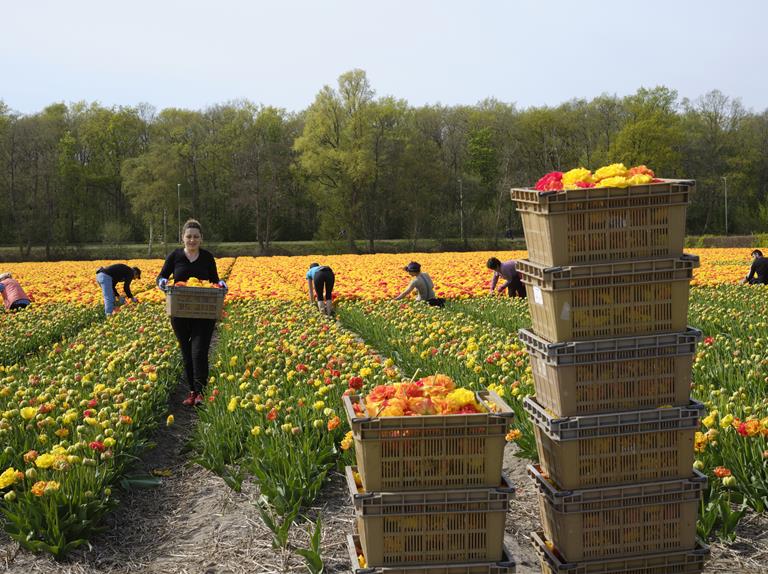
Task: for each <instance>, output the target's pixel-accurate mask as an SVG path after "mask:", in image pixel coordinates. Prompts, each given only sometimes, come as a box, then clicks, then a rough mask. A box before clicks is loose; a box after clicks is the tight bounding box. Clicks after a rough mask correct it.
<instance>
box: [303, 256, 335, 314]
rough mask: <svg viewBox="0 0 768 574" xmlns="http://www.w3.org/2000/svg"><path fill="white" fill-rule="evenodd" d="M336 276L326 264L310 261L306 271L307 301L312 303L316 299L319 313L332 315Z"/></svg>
mask: <svg viewBox="0 0 768 574" xmlns="http://www.w3.org/2000/svg"><path fill="white" fill-rule="evenodd" d="M335 281H336V276H335V275H334V274H333V269H331V268H330V267H328V266H327V265H320V264H319V263H311V264H310V265H309V271H307V292H308V293H309V302H310V303H314V302H315V300H317V308H318V309H320V312H321V313H325V314H326V315H328V316H329V317H330V316H331V315H333V284H334V283H335Z"/></svg>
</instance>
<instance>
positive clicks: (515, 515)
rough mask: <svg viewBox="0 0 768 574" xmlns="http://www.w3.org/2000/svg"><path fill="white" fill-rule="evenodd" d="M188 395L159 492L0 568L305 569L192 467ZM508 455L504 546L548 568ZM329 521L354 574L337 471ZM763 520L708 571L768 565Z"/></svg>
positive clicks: (170, 435) (214, 572)
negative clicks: (99, 527)
mask: <svg viewBox="0 0 768 574" xmlns="http://www.w3.org/2000/svg"><path fill="white" fill-rule="evenodd" d="M185 394H186V389H185V388H183V387H182V386H181V385H180V386H179V387H178V388H177V389H176V391H175V392H174V394H173V396H172V397H171V400H170V404H169V412H171V413H173V414H174V417H175V419H176V420H175V424H174V425H173V426H171V427H165V426H163V427H161V428H159V429H158V430H157V432H156V434H155V436H154V437H153V438H154V440H155V442H156V444H157V446H156V447H155V448H154V449H152V450H150V451H148V452H146V453H145V455H144V457H143V458H142V460H141V462H140V463H139V465H138V466H137V468H136V469H135V470H136V472H137V473H141V472H145V473H151V472H152V471H153V470H170V473H171V474H170V476H168V477H163V478H162V484H161V486H159V487H157V488H151V489H145V490H135V491H130V492H126V493H124V494H123V496H122V502H121V504H120V506H119V507H118V509H117V510H116V511H115V512H114V513H112V514H111V515H110V516H108V517H107V519H106V521H105V527H106V528H105V531H104V532H103V533H102V534H101V535H99V536H98V537H96V538H95V539H94V540H93V545H92V547H91V548H90V549H88V548H83V549H81V550H79V551H77V552H75V553H73V555H72V556H70V558H69V559H68V560H67V561H65V562H62V563H57V562H55V561H54V560H52V559H51V558H50V557H47V556H43V555H33V554H30V553H28V552H26V551H20V550H18V548H17V545H16V544H14V543H12V542H11V541H10V540H9V539H8V538H7V537H5V535H2V534H0V571H3V572H8V573H9V574H34V573H40V574H54V573H57V574H128V573H151V574H161V573H162V574H224V573H227V574H229V573H232V574H241V573H242V574H273V573H278V572H281V571H282V568H283V567H284V566H285V568H287V571H289V572H296V573H298V572H305V571H306V570H305V568H304V566H303V562H302V561H301V559H300V558H299V557H298V556H297V555H296V554H295V553H293V552H289V553H288V557H287V560H286V562H285V563H284V561H283V556H281V555H280V554H279V553H278V552H276V551H274V550H273V549H272V547H271V543H270V540H271V538H270V533H269V532H268V531H267V529H266V528H265V527H264V526H263V524H262V522H261V519H260V518H259V516H258V513H257V511H256V510H255V507H254V504H253V503H254V501H255V500H256V497H257V495H258V491H257V489H256V488H255V487H253V486H252V485H249V484H247V483H246V484H245V485H244V490H243V492H242V493H236V492H234V491H232V490H231V489H230V488H229V487H228V486H227V485H226V484H224V482H223V481H222V480H221V479H220V478H219V477H217V476H216V475H214V474H213V473H211V472H209V471H207V470H205V469H203V468H201V467H199V466H197V465H195V464H191V463H190V462H189V459H190V456H191V453H190V452H189V451H188V450H187V449H186V448H185V446H186V442H187V441H188V439H189V437H190V436H191V432H192V427H193V425H194V424H195V421H196V417H195V415H194V412H193V411H192V410H191V409H188V408H186V407H183V406H181V404H180V403H181V399H182V398H183V397H184V395H185ZM513 448H514V447H512V446H510V447H508V449H507V453H506V456H505V465H504V466H505V473H506V474H507V475H508V476H509V477H510V478H511V479H512V482H513V483H514V484H515V485H516V487H517V495H516V499H515V500H514V501H513V503H512V505H511V507H510V512H509V513H508V517H507V528H506V530H507V535H506V544H507V547H508V548H509V549H510V551H511V552H512V554H513V555H514V556H515V557H516V558H517V560H518V568H517V572H518V574H533V573H538V572H540V569H539V566H538V563H537V560H536V557H535V554H534V553H533V550H532V548H531V546H530V541H529V538H528V533H529V532H531V531H532V530H535V529H536V528H537V526H538V509H537V508H536V502H535V493H534V491H533V487H532V485H531V482H530V480H529V479H528V477H527V476H526V474H525V461H522V460H520V459H517V458H515V457H514V456H513ZM307 514H309V515H310V516H311V517H315V516H317V515H320V516H322V521H323V557H324V560H325V563H326V572H327V574H341V573H346V572H349V569H350V566H349V559H348V556H347V549H346V535H347V534H348V533H350V532H352V530H353V528H354V525H353V519H352V518H353V511H352V507H351V505H350V503H349V500H348V495H347V490H346V485H345V482H344V479H343V477H342V476H341V475H340V474H338V473H334V474H333V475H332V476H331V480H330V483H329V484H328V486H327V487H326V488H325V489H324V490H323V493H322V495H321V497H320V499H319V500H318V501H317V503H316V504H315V505H314V506H313V507H312V508H311V509H308V510H307ZM767 522H768V521H766V520H765V519H757V518H755V517H754V516H752V517H751V518H750V519H748V520H745V521H744V525H743V527H741V528H740V534H741V536H742V538H740V539H739V540H738V541H737V542H736V544H734V545H732V547H731V548H730V549H728V548H725V547H722V546H716V547H715V548H714V549H713V560H712V561H710V563H709V564H708V567H707V569H706V570H705V572H706V573H715V572H717V573H724V572H729V573H734V574H736V573H739V574H757V573H758V572H764V569H761V568H760V562H761V561H763V562H764V561H765V560H766V559H768V528H766V526H767ZM294 531H295V534H294V539H293V540H292V543H293V544H294V545H295V546H298V547H306V546H307V539H308V536H307V535H306V533H305V532H304V529H302V528H295V529H294Z"/></svg>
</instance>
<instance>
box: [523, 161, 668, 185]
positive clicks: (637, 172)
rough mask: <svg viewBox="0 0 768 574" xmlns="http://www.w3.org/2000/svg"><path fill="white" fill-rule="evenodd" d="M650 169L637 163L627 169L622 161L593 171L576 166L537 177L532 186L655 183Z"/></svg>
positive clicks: (656, 180) (655, 180)
mask: <svg viewBox="0 0 768 574" xmlns="http://www.w3.org/2000/svg"><path fill="white" fill-rule="evenodd" d="M659 181H661V180H659V179H656V176H655V174H654V173H653V171H652V170H651V169H648V168H647V167H646V166H644V165H638V166H635V167H633V168H631V169H627V168H626V167H625V166H624V164H623V163H612V164H611V165H606V166H603V167H601V168H600V169H598V170H596V171H595V172H594V173H592V172H591V171H589V170H588V169H586V168H584V167H577V168H575V169H572V170H570V171H566V172H565V173H563V172H562V171H553V172H550V173H548V174H547V175H545V176H544V177H542V178H541V179H539V181H537V182H536V185H535V186H534V189H536V190H538V191H564V190H568V189H577V188H585V187H629V186H631V185H643V184H646V183H656V182H659Z"/></svg>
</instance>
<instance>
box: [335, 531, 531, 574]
mask: <svg viewBox="0 0 768 574" xmlns="http://www.w3.org/2000/svg"><path fill="white" fill-rule="evenodd" d="M347 550H348V551H349V560H350V562H351V563H352V570H351V571H352V574H514V573H515V572H516V564H515V560H514V558H513V557H512V554H511V553H510V552H509V550H507V549H506V548H504V552H503V555H502V559H501V560H500V561H498V562H480V563H477V562H476V563H470V564H466V563H465V564H461V563H454V564H424V565H411V566H385V567H376V566H373V567H371V566H367V565H366V566H365V567H362V566H360V559H359V558H358V557H359V556H365V554H364V553H363V548H362V546H361V544H360V537H359V536H352V535H348V536H347Z"/></svg>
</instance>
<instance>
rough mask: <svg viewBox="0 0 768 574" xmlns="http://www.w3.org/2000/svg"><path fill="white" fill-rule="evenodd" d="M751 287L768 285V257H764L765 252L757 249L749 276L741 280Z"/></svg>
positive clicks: (753, 253) (753, 255)
mask: <svg viewBox="0 0 768 574" xmlns="http://www.w3.org/2000/svg"><path fill="white" fill-rule="evenodd" d="M741 282H742V283H749V284H750V285H756V284H759V285H768V257H763V252H762V251H760V250H759V249H755V250H754V251H753V252H752V266H751V267H750V268H749V274H748V275H747V276H746V277H745V278H744V279H742V280H741Z"/></svg>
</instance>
